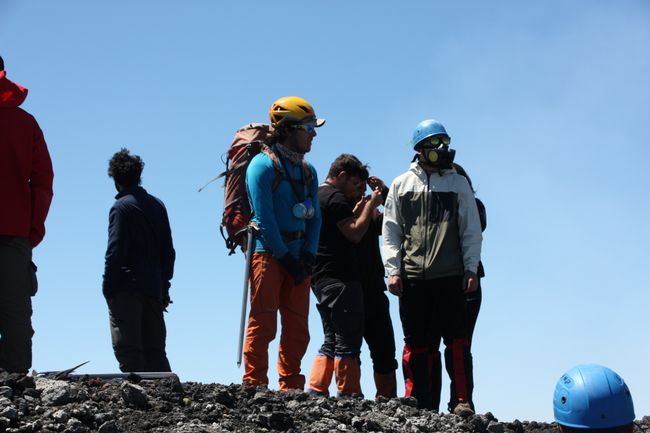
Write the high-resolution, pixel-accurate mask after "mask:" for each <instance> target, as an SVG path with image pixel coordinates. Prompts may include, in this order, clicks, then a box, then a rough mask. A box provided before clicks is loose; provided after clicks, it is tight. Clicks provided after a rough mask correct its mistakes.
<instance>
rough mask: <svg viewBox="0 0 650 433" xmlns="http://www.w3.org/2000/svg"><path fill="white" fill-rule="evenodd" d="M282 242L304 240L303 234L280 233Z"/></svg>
mask: <svg viewBox="0 0 650 433" xmlns="http://www.w3.org/2000/svg"><path fill="white" fill-rule="evenodd" d="M280 234H281V235H282V240H283V241H285V242H291V241H297V240H299V239H305V232H300V231H298V232H285V231H281V232H280Z"/></svg>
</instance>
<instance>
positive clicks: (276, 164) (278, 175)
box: [260, 144, 282, 190]
mask: <svg viewBox="0 0 650 433" xmlns="http://www.w3.org/2000/svg"><path fill="white" fill-rule="evenodd" d="M260 152H263V153H264V154H265V155H266V156H268V157H269V159H270V160H271V162H272V163H273V168H275V179H273V185H272V186H271V190H275V189H276V188H277V187H278V185H280V181H281V180H282V167H281V166H280V159H279V158H278V155H276V154H275V152H273V149H271V147H270V146H269V145H268V144H261V145H260Z"/></svg>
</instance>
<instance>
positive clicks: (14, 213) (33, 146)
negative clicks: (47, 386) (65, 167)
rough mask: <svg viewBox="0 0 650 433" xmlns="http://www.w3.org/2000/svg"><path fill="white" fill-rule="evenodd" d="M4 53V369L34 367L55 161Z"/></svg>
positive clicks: (0, 220)
mask: <svg viewBox="0 0 650 433" xmlns="http://www.w3.org/2000/svg"><path fill="white" fill-rule="evenodd" d="M4 69H5V68H4V61H3V60H2V57H0V209H1V211H0V368H1V369H3V370H6V371H8V372H15V373H27V371H28V370H29V368H30V367H31V366H32V336H33V335H34V330H33V329H32V299H31V297H32V296H34V295H35V294H36V288H37V284H36V266H34V264H33V263H32V249H33V248H34V247H35V246H37V245H38V244H39V243H40V242H41V241H42V240H43V237H44V236H45V218H46V217H47V212H48V210H49V209H50V203H51V202H52V179H53V177H54V174H53V172H52V161H51V160H50V154H49V152H48V150H47V145H46V144H45V139H44V138H43V132H42V131H41V128H40V127H39V126H38V123H37V122H36V119H34V117H33V116H32V115H31V114H29V113H27V112H26V111H24V110H23V109H21V108H19V105H20V104H22V103H23V102H24V101H25V98H26V97H27V89H25V88H24V87H22V86H19V85H18V84H15V83H13V82H11V81H9V80H8V79H7V73H6V72H5V70H4Z"/></svg>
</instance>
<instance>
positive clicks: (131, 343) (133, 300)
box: [107, 291, 171, 372]
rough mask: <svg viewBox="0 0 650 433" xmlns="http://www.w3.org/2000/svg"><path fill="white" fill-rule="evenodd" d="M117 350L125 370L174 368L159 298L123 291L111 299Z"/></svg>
mask: <svg viewBox="0 0 650 433" xmlns="http://www.w3.org/2000/svg"><path fill="white" fill-rule="evenodd" d="M107 303H108V312H109V319H110V325H111V337H112V340H113V352H115V358H117V361H118V362H119V364H120V370H121V371H123V372H141V371H171V367H170V366H169V361H168V360H167V354H166V353H165V339H166V338H167V330H166V328H165V319H164V318H163V308H162V303H161V301H160V300H159V299H158V298H154V297H151V296H144V295H142V294H140V293H133V292H130V291H119V292H117V293H116V294H115V296H114V297H113V298H111V299H108V300H107Z"/></svg>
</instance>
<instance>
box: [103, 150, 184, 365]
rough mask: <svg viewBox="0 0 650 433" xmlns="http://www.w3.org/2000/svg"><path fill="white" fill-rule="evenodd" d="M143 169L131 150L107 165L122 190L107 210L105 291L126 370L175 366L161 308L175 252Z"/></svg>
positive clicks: (164, 216)
mask: <svg viewBox="0 0 650 433" xmlns="http://www.w3.org/2000/svg"><path fill="white" fill-rule="evenodd" d="M143 168H144V162H143V161H142V159H140V157H139V156H137V155H130V154H129V151H128V150H127V149H122V150H121V151H119V152H117V153H116V154H115V155H113V157H112V158H111V160H110V162H109V167H108V175H109V176H110V177H112V178H113V180H114V181H115V188H116V189H117V191H118V194H117V195H116V196H115V198H116V202H115V203H114V204H113V207H112V208H111V211H110V214H109V225H108V247H107V249H106V264H105V269H104V282H103V292H104V296H105V297H106V302H107V303H108V310H109V316H110V324H111V337H112V340H113V351H114V352H115V357H116V358H117V360H118V362H119V364H120V370H121V371H123V372H133V371H140V372H141V371H171V367H170V366H169V361H168V360H167V355H166V353H165V339H166V336H167V331H166V329H165V320H164V318H163V311H165V309H166V308H167V306H168V305H169V304H170V302H171V301H170V298H169V287H170V285H171V283H170V281H171V279H172V276H173V273H174V259H175V257H176V253H175V252H174V246H173V243H172V236H171V229H170V227H169V219H168V217H167V211H166V209H165V206H164V204H163V203H162V201H160V200H159V199H157V198H156V197H154V196H152V195H150V194H148V193H147V191H145V189H144V188H142V187H141V186H140V182H141V180H140V177H141V175H142V170H143Z"/></svg>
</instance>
